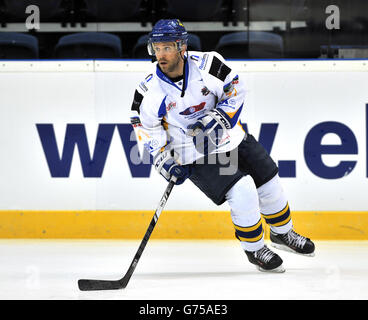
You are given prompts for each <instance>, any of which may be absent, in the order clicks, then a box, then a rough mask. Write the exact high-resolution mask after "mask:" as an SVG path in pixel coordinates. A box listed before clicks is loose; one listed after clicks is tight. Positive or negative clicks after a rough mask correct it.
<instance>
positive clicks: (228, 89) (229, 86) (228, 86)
mask: <svg viewBox="0 0 368 320" xmlns="http://www.w3.org/2000/svg"><path fill="white" fill-rule="evenodd" d="M238 83H239V76H238V75H236V76H235V77H234V79H233V80H231V82H229V83H228V84H226V85H224V92H225V94H226V96H231V95H232V93H233V92H234V91H235V94H234V96H236V94H237V92H236V89H235V88H234V86H235V85H236V84H238Z"/></svg>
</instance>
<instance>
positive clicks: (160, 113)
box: [158, 96, 167, 118]
mask: <svg viewBox="0 0 368 320" xmlns="http://www.w3.org/2000/svg"><path fill="white" fill-rule="evenodd" d="M166 97H167V96H165V98H164V100H162V102H161V105H160V108H159V109H158V117H159V118H163V117H164V116H165V114H166V103H165V101H166Z"/></svg>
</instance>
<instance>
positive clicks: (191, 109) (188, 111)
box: [179, 102, 206, 116]
mask: <svg viewBox="0 0 368 320" xmlns="http://www.w3.org/2000/svg"><path fill="white" fill-rule="evenodd" d="M205 105H206V102H202V103H200V104H198V105H196V106H192V107H189V108H186V109H185V110H184V111H182V112H180V113H179V114H181V115H183V116H189V115H191V114H193V113H195V112H198V111H201V110H202V109H203V108H204V106H205Z"/></svg>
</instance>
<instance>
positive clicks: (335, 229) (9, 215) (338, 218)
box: [0, 210, 368, 240]
mask: <svg viewBox="0 0 368 320" xmlns="http://www.w3.org/2000/svg"><path fill="white" fill-rule="evenodd" d="M153 214H154V211H153V210H152V211H148V210H147V211H23V210H22V211H20V210H10V211H4V210H3V211H0V238H3V239H19V238H32V239H35V238H37V239H40V238H41V239H55V238H56V239H57V238H59V239H141V238H142V237H143V236H144V234H145V232H146V230H147V228H148V225H149V223H150V221H151V219H152V217H153ZM291 217H292V219H293V225H294V230H295V231H296V232H298V233H300V234H302V235H304V236H306V237H308V238H311V239H312V240H313V239H315V240H317V239H320V240H368V212H367V211H294V212H291ZM263 225H264V229H265V239H268V238H269V228H268V226H267V225H266V223H263ZM152 238H156V239H219V240H221V239H235V240H236V238H235V232H234V225H233V223H232V221H231V216H230V212H228V211H163V212H162V214H161V216H160V218H159V220H158V222H157V225H156V227H155V229H154V231H153V233H152Z"/></svg>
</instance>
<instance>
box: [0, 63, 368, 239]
mask: <svg viewBox="0 0 368 320" xmlns="http://www.w3.org/2000/svg"><path fill="white" fill-rule="evenodd" d="M204 63H205V61H204ZM228 63H229V65H231V67H232V68H233V69H234V70H236V71H237V72H238V73H239V75H241V76H242V77H243V78H244V79H245V83H246V90H247V94H246V101H245V107H244V110H243V113H242V115H241V121H242V123H243V126H244V128H245V129H247V130H248V131H249V132H250V133H252V134H253V135H254V136H255V137H256V138H257V139H258V140H259V141H260V142H261V143H262V144H263V145H264V146H265V148H266V149H267V151H268V152H270V154H271V156H272V158H273V159H274V160H275V162H276V163H277V165H278V167H279V169H280V177H281V182H282V185H283V188H284V190H285V193H286V195H287V198H288V201H289V204H290V208H291V210H292V217H293V221H294V225H295V228H296V230H297V231H298V232H300V233H303V234H305V235H307V236H309V237H311V238H315V239H337V240H339V239H367V240H368V235H367V231H368V228H367V226H368V223H367V216H368V214H367V212H368V211H367V210H368V197H367V196H366V194H367V192H366V190H368V147H367V146H368V125H367V123H368V72H367V71H368V61H367V60H305V61H303V60H295V61H268V60H259V61H229V62H228ZM152 66H153V65H152V64H151V63H150V62H149V61H130V60H118V61H112V60H96V61H93V60H88V61H83V60H81V61H59V60H55V61H17V62H13V61H3V62H2V63H1V64H0V88H1V89H0V91H1V106H0V145H1V156H0V169H1V179H0V238H141V237H142V235H143V234H144V232H145V230H146V228H147V226H148V223H149V221H150V219H151V217H152V215H153V212H154V210H155V208H156V206H157V203H158V201H159V199H160V198H161V196H162V194H163V192H164V190H165V187H166V185H167V183H166V181H165V180H164V179H163V178H162V177H160V176H159V175H158V174H157V173H156V172H154V170H153V169H152V168H151V166H150V165H149V164H147V163H144V161H143V160H142V159H141V158H139V157H140V156H141V154H139V153H138V148H137V146H136V141H135V140H134V139H135V137H134V135H132V134H131V133H132V128H131V125H130V119H129V115H130V108H131V103H132V100H133V95H134V90H135V88H136V86H137V85H138V84H139V83H140V81H142V80H143V79H145V78H146V77H147V75H148V74H149V73H150V72H152V70H153V69H152ZM148 79H149V77H148ZM137 155H138V158H137ZM137 160H138V161H137ZM141 160H142V162H140V161H141ZM266 236H267V233H266ZM153 237H157V238H170V239H174V238H185V239H189V238H201V239H207V238H208V239H217V238H219V239H221V238H224V239H230V238H234V229H233V225H232V222H231V219H230V213H229V207H228V206H227V205H226V204H224V205H221V206H219V207H218V206H216V205H214V204H213V203H212V202H211V201H210V200H208V199H207V198H206V197H205V196H204V195H203V194H202V193H201V192H199V191H198V189H197V188H196V187H195V186H194V185H193V184H192V183H190V182H186V183H184V184H183V185H181V186H178V187H175V188H174V190H173V192H172V194H171V195H170V199H169V201H168V203H167V205H166V207H165V211H164V213H163V215H162V217H161V218H160V220H159V224H158V225H157V229H156V230H155V231H154V234H153Z"/></svg>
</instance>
